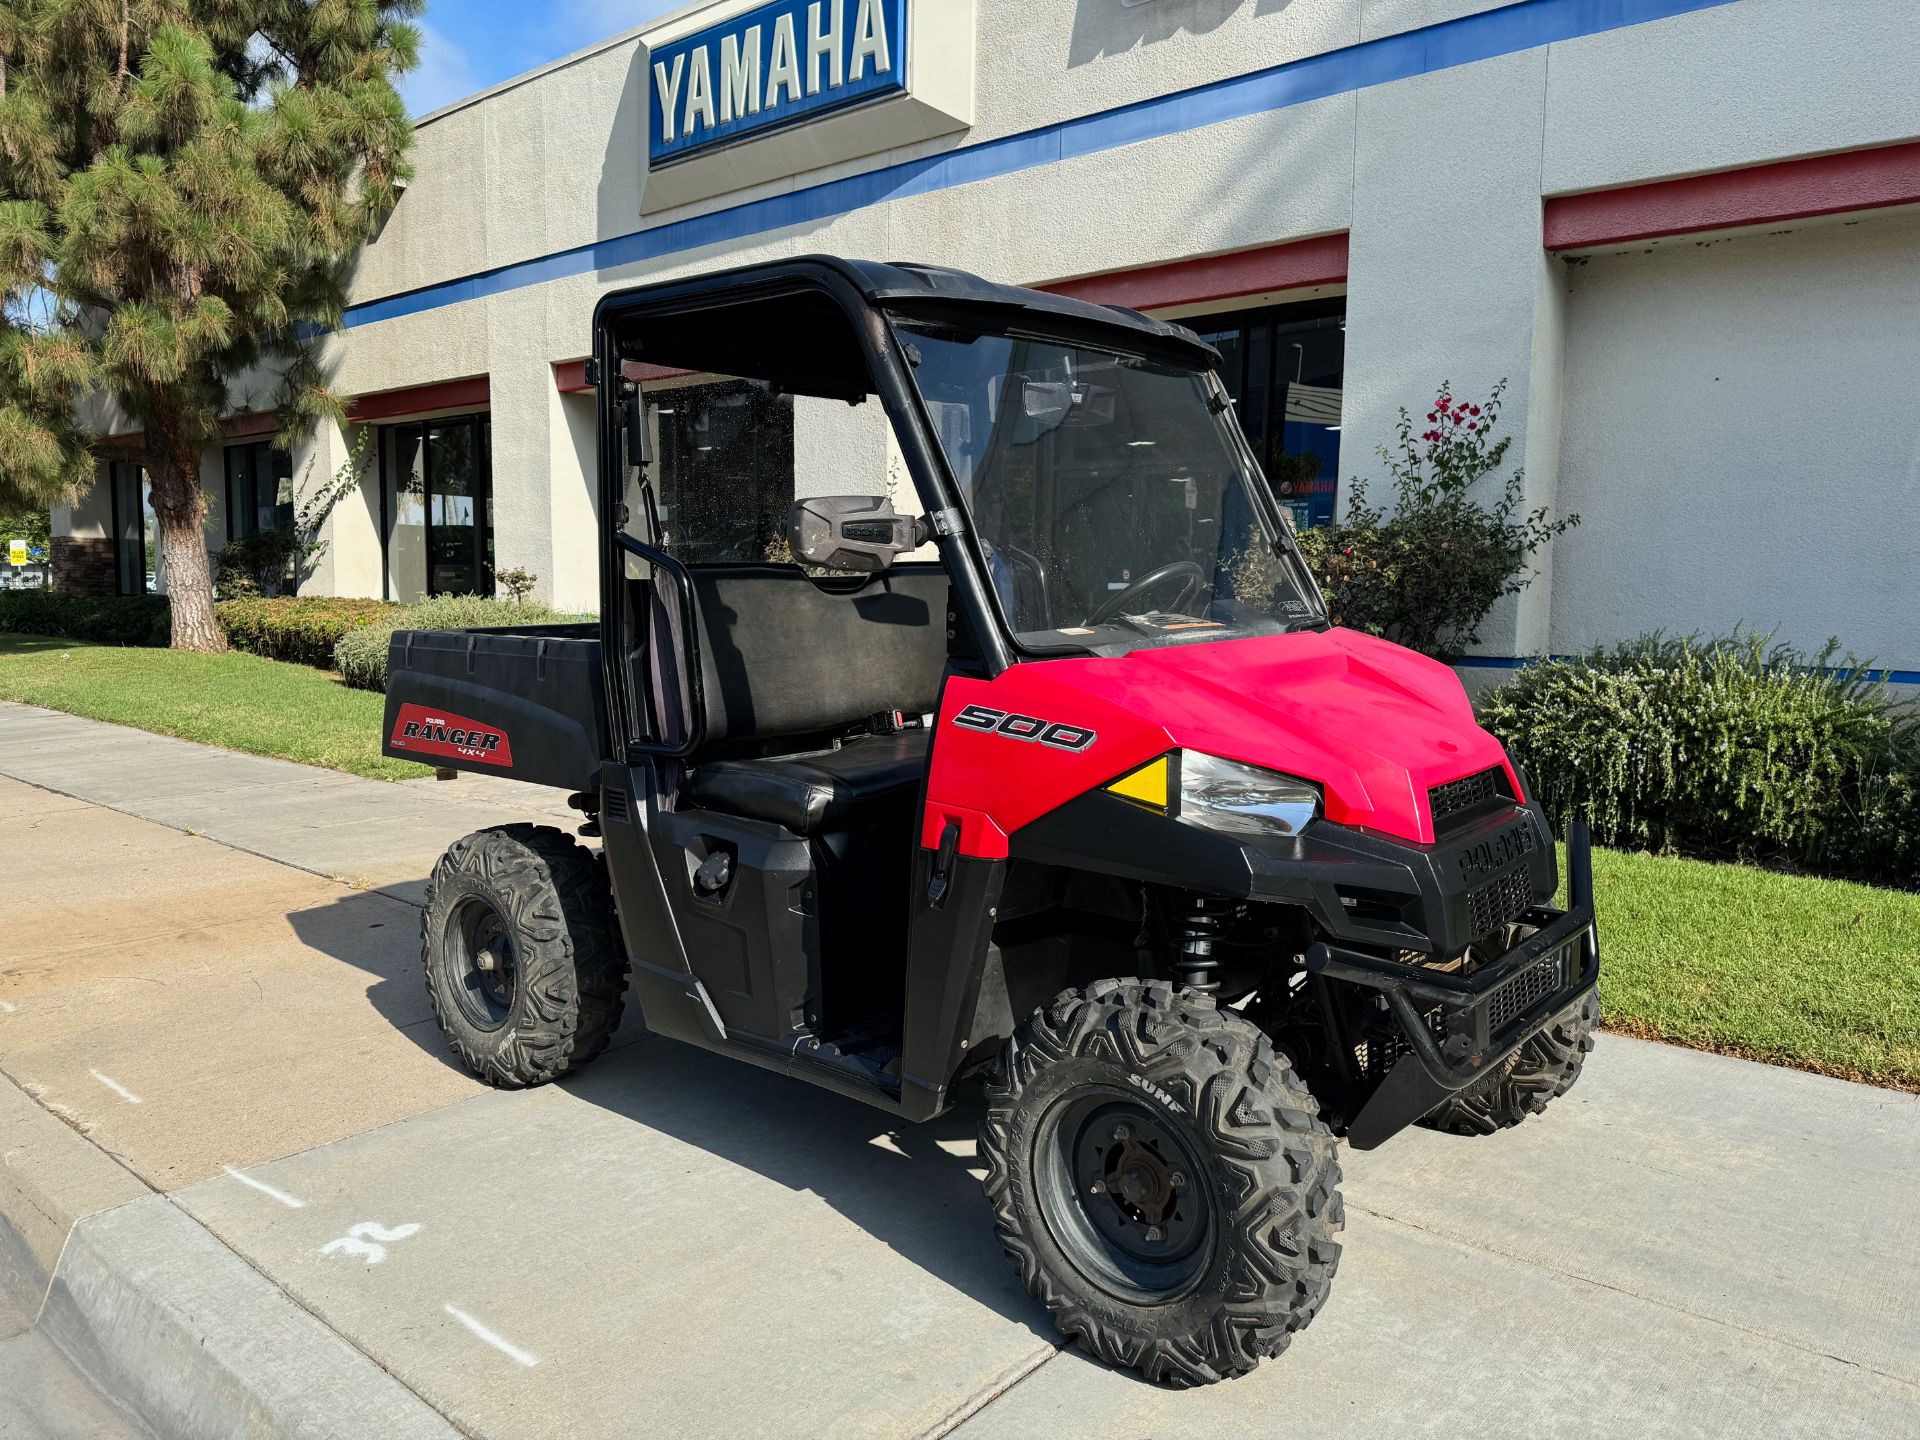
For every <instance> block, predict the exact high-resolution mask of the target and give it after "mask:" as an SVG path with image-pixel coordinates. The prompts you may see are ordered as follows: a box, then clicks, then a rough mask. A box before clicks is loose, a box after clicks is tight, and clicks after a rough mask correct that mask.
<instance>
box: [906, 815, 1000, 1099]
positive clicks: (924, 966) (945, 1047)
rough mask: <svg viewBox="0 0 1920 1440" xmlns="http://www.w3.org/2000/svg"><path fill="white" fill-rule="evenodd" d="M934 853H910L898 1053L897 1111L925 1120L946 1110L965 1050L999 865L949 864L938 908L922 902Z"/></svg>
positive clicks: (959, 859) (958, 859)
mask: <svg viewBox="0 0 1920 1440" xmlns="http://www.w3.org/2000/svg"><path fill="white" fill-rule="evenodd" d="M934 856H935V852H934V851H932V850H926V849H922V850H920V851H918V852H916V855H915V858H914V865H913V884H914V900H913V907H914V910H913V930H912V939H911V942H910V945H909V949H908V959H907V1009H906V1020H905V1034H904V1036H903V1037H902V1045H901V1051H902V1054H901V1067H900V1068H901V1077H900V1078H901V1082H902V1084H901V1088H900V1111H901V1113H902V1114H903V1115H905V1116H906V1117H907V1118H908V1119H909V1120H927V1119H931V1118H932V1117H933V1116H935V1115H938V1114H939V1113H940V1112H941V1111H942V1110H944V1109H946V1108H947V1104H948V1102H949V1099H950V1098H951V1091H952V1086H953V1077H954V1074H955V1072H956V1071H957V1070H958V1069H959V1067H960V1062H961V1061H962V1060H964V1059H965V1058H966V1056H967V1052H968V1051H969V1050H970V1049H971V1048H972V1045H973V1036H972V1034H971V1033H970V1032H971V1030H972V1028H973V1023H974V1015H975V1013H976V1011H977V1010H978V1009H979V1004H980V988H981V980H982V978H983V977H984V976H985V974H986V971H987V949H988V946H989V944H990V943H991V941H992V938H993V924H994V918H995V913H996V911H997V910H998V909H999V906H1000V892H1001V890H1002V889H1003V888H1004V887H1005V885H1006V883H1007V862H1006V861H1004V860H981V859H975V858H972V857H969V856H965V855H959V856H955V857H954V858H953V859H952V861H951V862H950V865H951V869H950V871H949V875H948V881H947V887H946V889H945V891H944V892H942V895H941V903H940V905H939V906H938V907H935V906H933V905H931V904H929V903H928V901H927V882H928V881H929V880H930V879H931V878H932V870H933V864H934Z"/></svg>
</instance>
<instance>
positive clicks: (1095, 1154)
mask: <svg viewBox="0 0 1920 1440" xmlns="http://www.w3.org/2000/svg"><path fill="white" fill-rule="evenodd" d="M980 1153H981V1156H982V1158H983V1159H984V1160H985V1162H986V1165H987V1178H986V1182H985V1184H986V1193H987V1200H988V1203H989V1204H991V1205H992V1207H993V1211H994V1219H995V1222H996V1225H997V1227H998V1229H999V1233H1000V1242H1001V1245H1002V1246H1003V1248H1004V1249H1005V1250H1006V1252H1007V1254H1008V1255H1009V1256H1010V1257H1011V1258H1012V1260H1013V1261H1014V1264H1015V1266H1016V1267H1017V1268H1018V1269H1019V1271H1020V1274H1021V1278H1022V1279H1023V1280H1024V1281H1025V1282H1026V1285H1027V1288H1028V1290H1030V1291H1031V1292H1032V1293H1033V1295H1034V1297H1035V1298H1036V1299H1038V1300H1039V1301H1040V1302H1041V1303H1042V1304H1043V1305H1045V1306H1046V1307H1047V1308H1048V1309H1049V1310H1050V1311H1052V1312H1053V1316H1054V1320H1055V1322H1056V1323H1057V1324H1058V1325H1059V1327H1060V1329H1061V1330H1062V1331H1063V1332H1064V1333H1065V1334H1066V1335H1067V1336H1068V1337H1070V1338H1071V1339H1073V1340H1075V1341H1076V1342H1078V1343H1079V1344H1080V1345H1081V1347H1082V1348H1084V1349H1086V1350H1088V1351H1090V1352H1091V1353H1093V1354H1094V1355H1096V1356H1098V1357H1099V1358H1100V1359H1102V1360H1105V1361H1107V1362H1109V1363H1110V1364H1114V1365H1122V1366H1126V1367H1128V1368H1130V1369H1136V1370H1139V1371H1140V1372H1142V1373H1143V1374H1144V1375H1146V1376H1147V1378H1148V1379H1151V1380H1156V1381H1159V1382H1161V1383H1164V1384H1169V1385H1176V1386H1184V1385H1197V1384H1205V1383H1208V1382H1210V1381H1214V1380H1221V1379H1225V1378H1227V1377H1228V1376H1232V1375H1240V1374H1244V1373H1246V1372H1247V1371H1249V1370H1252V1369H1253V1368H1254V1367H1255V1366H1256V1365H1258V1364H1259V1363H1260V1361H1261V1360H1262V1359H1263V1358H1264V1357H1266V1356H1269V1355H1277V1354H1279V1353H1280V1352H1281V1351H1282V1350H1283V1349H1285V1348H1286V1346H1287V1342H1288V1340H1289V1339H1290V1338H1291V1336H1292V1334H1293V1332H1294V1331H1296V1330H1299V1329H1301V1328H1302V1327H1304V1326H1305V1325H1306V1324H1307V1322H1308V1321H1310V1320H1311V1319H1312V1318H1313V1317H1314V1315H1315V1314H1316V1313H1317V1312H1318V1310H1319V1309H1320V1306H1321V1304H1322V1303H1323V1302H1324V1301H1325V1299H1326V1296H1327V1290H1328V1287H1329V1285H1330V1284H1331V1283H1332V1280H1333V1273H1334V1270H1335V1268H1336V1266H1337V1265H1338V1263H1339V1257H1340V1247H1339V1244H1338V1243H1337V1242H1336V1241H1335V1239H1334V1236H1335V1234H1336V1233H1337V1232H1338V1231H1339V1229H1340V1227H1341V1224H1342V1221H1343V1216H1342V1211H1341V1204H1340V1191H1339V1185H1340V1169H1339V1162H1338V1160H1337V1159H1336V1158H1335V1153H1334V1139H1333V1136H1332V1134H1331V1133H1330V1132H1329V1131H1328V1129H1327V1127H1326V1126H1325V1125H1324V1124H1322V1123H1321V1121H1320V1119H1319V1115H1318V1110H1317V1107H1316V1105H1315V1103H1314V1100H1313V1097H1312V1096H1311V1095H1310V1094H1308V1092H1307V1089H1306V1087H1305V1086H1304V1085H1302V1084H1301V1083H1300V1080H1299V1079H1298V1077H1297V1076H1295V1074H1294V1073H1293V1070H1292V1068H1291V1067H1290V1066H1289V1065H1288V1064H1287V1062H1286V1060H1285V1059H1283V1058H1282V1057H1281V1056H1280V1055H1278V1054H1277V1053H1276V1052H1275V1051H1274V1049H1273V1045H1272V1042H1270V1041H1269V1040H1268V1039H1267V1037H1266V1036H1265V1035H1263V1034H1261V1033H1260V1031H1259V1030H1258V1029H1256V1028H1255V1027H1254V1026H1253V1025H1252V1024H1251V1023H1250V1022H1249V1021H1247V1020H1245V1019H1243V1018H1242V1017H1241V1016H1239V1015H1237V1014H1235V1013H1233V1012H1232V1011H1225V1010H1220V1009H1217V1008H1216V1007H1215V1005H1214V1002H1213V1000H1212V998H1211V997H1210V996H1206V995H1201V994H1197V993H1194V992H1191V991H1175V990H1174V989H1173V988H1172V987H1171V986H1170V985H1167V984H1165V983H1164V982H1158V981H1154V982H1143V981H1139V980H1105V981H1101V982H1099V983H1097V984H1095V985H1092V986H1089V987H1088V988H1087V989H1085V990H1070V991H1068V992H1067V993H1066V994H1064V995H1062V996H1061V997H1060V998H1059V999H1058V1000H1056V1001H1054V1003H1053V1004H1052V1005H1050V1006H1048V1007H1047V1009H1046V1010H1044V1011H1042V1012H1040V1013H1038V1014H1036V1015H1034V1017H1033V1018H1032V1019H1031V1020H1029V1021H1028V1022H1027V1023H1026V1024H1025V1025H1023V1026H1022V1027H1021V1028H1020V1030H1019V1032H1018V1033H1016V1034H1015V1036H1014V1037H1013V1039H1011V1040H1010V1041H1008V1042H1007V1046H1006V1049H1005V1050H1004V1051H1003V1052H1002V1055H1001V1059H1000V1063H999V1065H998V1067H997V1068H996V1070H995V1073H994V1075H993V1077H992V1079H991V1080H990V1081H989V1084H988V1088H987V1113H986V1118H985V1120H984V1121H983V1123H982V1127H981V1135H980Z"/></svg>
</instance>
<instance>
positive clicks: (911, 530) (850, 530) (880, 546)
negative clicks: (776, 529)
mask: <svg viewBox="0 0 1920 1440" xmlns="http://www.w3.org/2000/svg"><path fill="white" fill-rule="evenodd" d="M923 526H924V522H923V521H922V520H921V519H920V517H919V516H917V515H897V514H895V513H894V509H893V501H891V500H889V499H888V498H887V497H886V496H884V495H809V496H808V497H807V498H805V499H804V500H796V501H794V502H793V504H792V505H790V506H789V507H788V508H787V540H788V542H789V543H790V544H791V545H792V546H793V558H794V559H796V560H798V561H799V562H800V563H801V564H803V565H815V566H818V567H819V568H821V569H823V570H857V571H862V572H867V571H874V570H884V569H886V568H887V567H888V566H889V565H891V564H893V562H894V561H895V560H897V559H899V558H900V557H901V556H902V555H905V554H906V553H907V552H908V551H910V550H916V549H918V548H919V546H920V544H921V542H922V541H923V540H924V539H925V538H926V537H925V535H924V533H923Z"/></svg>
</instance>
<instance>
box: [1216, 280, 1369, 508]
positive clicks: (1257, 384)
mask: <svg viewBox="0 0 1920 1440" xmlns="http://www.w3.org/2000/svg"><path fill="white" fill-rule="evenodd" d="M1346 321H1347V302H1346V300H1345V299H1344V298H1342V299H1335V300H1313V301H1308V302H1306V303H1304V304H1300V305H1277V306H1273V307H1270V308H1268V309H1263V310H1242V311H1235V312H1233V313H1231V314H1222V315H1200V316H1195V317H1193V318H1191V319H1188V320H1187V321H1185V322H1184V323H1185V324H1186V325H1188V326H1189V327H1191V328H1192V329H1194V330H1196V331H1198V332H1199V333H1200V336H1201V337H1202V338H1203V339H1205V340H1207V341H1210V342H1211V343H1212V344H1213V346H1214V348H1215V349H1217V350H1219V352H1220V356H1221V367H1220V378H1221V380H1222V381H1223V382H1224V383H1225V384H1226V387H1227V393H1228V394H1230V395H1231V396H1233V399H1234V405H1235V409H1236V410H1237V412H1238V413H1239V416H1240V425H1241V428H1242V429H1244V430H1245V431H1246V432H1247V440H1248V441H1249V443H1251V444H1252V446H1253V453H1254V454H1255V455H1257V456H1259V457H1260V463H1261V465H1262V466H1263V467H1264V468H1265V469H1266V472H1267V478H1268V479H1269V480H1271V481H1272V482H1273V488H1274V491H1275V492H1276V493H1277V494H1278V495H1279V497H1280V501H1281V503H1282V504H1283V505H1287V506H1290V507H1291V508H1292V511H1293V520H1294V524H1295V525H1296V526H1298V527H1299V528H1301V529H1305V528H1306V527H1307V526H1309V525H1325V524H1327V523H1328V522H1329V521H1331V520H1332V519H1333V510H1334V502H1335V500H1336V499H1337V497H1338V492H1339V474H1340V400H1341V389H1342V386H1343V384H1344V377H1345V372H1346V340H1347V333H1346Z"/></svg>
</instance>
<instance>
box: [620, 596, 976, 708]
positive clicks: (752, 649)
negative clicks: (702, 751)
mask: <svg viewBox="0 0 1920 1440" xmlns="http://www.w3.org/2000/svg"><path fill="white" fill-rule="evenodd" d="M689 568H690V571H691V574H692V576H693V588H694V594H695V597H696V599H697V601H698V603H699V608H700V613H699V615H698V616H697V617H696V619H695V622H694V625H695V630H696V633H697V634H698V636H699V641H700V663H701V688H702V690H703V692H704V701H705V707H706V720H707V733H706V739H707V744H708V745H709V746H717V745H719V744H721V743H722V742H725V741H733V742H736V743H738V742H746V741H766V740H777V739H780V738H782V737H786V736H801V735H812V734H817V733H819V732H821V731H826V730H832V729H834V728H837V727H840V726H846V725H854V724H857V723H858V722H859V721H861V720H864V719H865V718H867V717H868V716H870V715H874V714H877V713H879V712H880V711H883V710H900V711H903V712H905V713H907V714H910V715H911V714H924V713H927V712H929V711H931V710H932V709H933V708H934V706H935V704H936V703H937V702H938V699H939V695H940V679H941V675H942V674H943V673H944V671H945V669H946V663H947V627H946V611H947V575H946V571H945V570H944V569H943V568H942V567H941V566H939V565H927V564H907V565H896V566H894V567H893V568H892V569H890V570H885V571H882V572H880V573H879V574H876V575H865V576H853V577H847V578H836V579H829V580H821V581H815V580H813V579H811V578H809V577H808V576H807V575H806V574H805V573H804V572H802V571H801V570H800V569H798V568H797V567H795V566H792V565H697V566H692V567H689ZM660 633H662V632H661V630H660V628H656V630H655V634H656V635H659V634H660Z"/></svg>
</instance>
